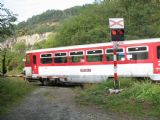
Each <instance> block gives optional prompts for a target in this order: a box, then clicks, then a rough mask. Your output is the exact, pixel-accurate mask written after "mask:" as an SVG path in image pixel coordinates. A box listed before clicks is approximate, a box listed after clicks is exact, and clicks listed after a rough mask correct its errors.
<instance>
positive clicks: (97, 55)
mask: <svg viewBox="0 0 160 120" xmlns="http://www.w3.org/2000/svg"><path fill="white" fill-rule="evenodd" d="M102 60H103V51H102V50H88V51H87V61H88V62H101V61H102Z"/></svg>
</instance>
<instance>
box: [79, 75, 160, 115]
mask: <svg viewBox="0 0 160 120" xmlns="http://www.w3.org/2000/svg"><path fill="white" fill-rule="evenodd" d="M120 83H121V87H120V88H122V89H123V91H122V92H121V93H119V94H110V93H109V89H110V88H113V80H112V79H110V80H107V81H106V82H104V83H101V84H96V85H92V86H90V87H85V89H84V90H83V91H81V92H80V95H79V96H78V97H77V101H78V102H79V103H81V104H88V102H89V103H92V104H93V103H94V104H97V105H100V106H101V107H103V108H104V109H106V110H111V111H114V112H119V113H122V114H124V113H127V114H131V115H139V116H157V117H158V116H160V86H159V85H156V84H154V83H152V82H149V81H148V80H146V81H143V80H142V81H140V80H139V79H138V80H137V79H133V78H120Z"/></svg>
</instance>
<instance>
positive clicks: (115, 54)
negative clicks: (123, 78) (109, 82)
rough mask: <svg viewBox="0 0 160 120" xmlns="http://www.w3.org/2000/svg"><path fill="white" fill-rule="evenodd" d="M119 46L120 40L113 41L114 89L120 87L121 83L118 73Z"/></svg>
mask: <svg viewBox="0 0 160 120" xmlns="http://www.w3.org/2000/svg"><path fill="white" fill-rule="evenodd" d="M117 47H118V42H117V41H116V42H113V61H114V89H119V86H120V83H119V80H118V75H117Z"/></svg>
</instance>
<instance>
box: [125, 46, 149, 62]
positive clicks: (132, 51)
mask: <svg viewBox="0 0 160 120" xmlns="http://www.w3.org/2000/svg"><path fill="white" fill-rule="evenodd" d="M127 58H128V60H146V59H148V47H146V46H141V47H129V48H127Z"/></svg>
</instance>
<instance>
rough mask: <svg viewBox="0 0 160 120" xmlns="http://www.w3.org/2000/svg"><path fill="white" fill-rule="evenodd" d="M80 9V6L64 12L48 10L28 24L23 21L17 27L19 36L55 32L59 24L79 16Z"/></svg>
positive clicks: (34, 17) (32, 18)
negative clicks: (71, 17)
mask: <svg viewBox="0 0 160 120" xmlns="http://www.w3.org/2000/svg"><path fill="white" fill-rule="evenodd" d="M80 9H81V7H80V6H75V7H72V8H69V9H66V10H64V11H62V10H47V11H46V12H44V13H42V14H40V15H36V16H32V17H31V18H29V19H28V20H27V21H26V22H25V21H23V22H20V23H19V24H18V25H17V27H16V33H17V36H22V35H30V34H35V33H39V34H41V33H45V32H52V31H55V29H56V27H57V26H58V25H59V22H62V21H63V20H65V19H67V18H68V17H70V16H74V15H78V14H79V12H80Z"/></svg>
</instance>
